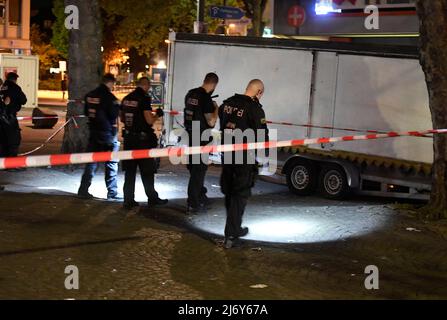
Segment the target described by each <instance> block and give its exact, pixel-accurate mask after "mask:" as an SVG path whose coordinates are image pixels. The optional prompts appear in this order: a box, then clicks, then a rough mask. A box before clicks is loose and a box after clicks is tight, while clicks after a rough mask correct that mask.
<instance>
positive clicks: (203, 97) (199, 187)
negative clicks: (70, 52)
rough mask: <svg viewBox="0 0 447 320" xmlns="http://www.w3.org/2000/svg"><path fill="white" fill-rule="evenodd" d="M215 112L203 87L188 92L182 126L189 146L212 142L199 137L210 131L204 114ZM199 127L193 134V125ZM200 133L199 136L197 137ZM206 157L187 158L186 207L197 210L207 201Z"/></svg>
mask: <svg viewBox="0 0 447 320" xmlns="http://www.w3.org/2000/svg"><path fill="white" fill-rule="evenodd" d="M215 110H216V106H215V104H214V102H213V100H212V98H211V94H210V93H208V92H206V90H205V89H204V88H203V87H200V88H196V89H193V90H191V91H189V92H188V94H187V95H186V97H185V112H184V124H185V129H186V131H187V132H188V134H189V146H190V147H198V146H206V145H207V144H209V143H210V142H211V141H212V138H210V139H209V140H207V141H202V140H201V136H202V134H203V132H204V131H205V130H209V129H212V127H210V126H209V125H208V121H207V120H206V117H205V115H206V114H212V113H214V112H215ZM194 123H195V125H196V126H197V125H199V127H200V130H199V131H196V132H193V125H194ZM199 133H200V136H199ZM196 140H197V141H196ZM204 158H205V159H207V157H206V155H205V156H202V155H195V156H191V157H189V164H188V166H187V167H188V170H189V172H190V180H189V184H188V207H190V208H194V209H196V208H199V207H200V206H201V205H203V204H205V203H206V202H207V201H208V198H207V192H208V190H207V189H206V187H205V186H204V184H205V176H206V172H207V171H208V162H207V161H204Z"/></svg>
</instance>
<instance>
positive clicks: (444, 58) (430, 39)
mask: <svg viewBox="0 0 447 320" xmlns="http://www.w3.org/2000/svg"><path fill="white" fill-rule="evenodd" d="M417 10H418V15H419V18H420V33H421V37H420V40H421V50H420V52H421V57H420V59H421V65H422V68H423V69H424V73H425V77H426V82H427V87H428V92H429V97H430V111H431V114H432V120H433V128H434V129H446V128H447V103H446V102H447V0H430V1H427V0H418V1H417ZM434 152H435V157H434V164H433V190H432V194H431V200H430V203H429V205H428V207H427V209H428V210H427V211H428V214H427V216H426V217H427V218H433V219H446V218H447V135H435V139H434Z"/></svg>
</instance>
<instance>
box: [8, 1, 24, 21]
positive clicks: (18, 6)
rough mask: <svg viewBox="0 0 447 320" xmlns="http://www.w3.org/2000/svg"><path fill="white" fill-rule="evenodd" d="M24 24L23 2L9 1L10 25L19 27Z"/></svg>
mask: <svg viewBox="0 0 447 320" xmlns="http://www.w3.org/2000/svg"><path fill="white" fill-rule="evenodd" d="M21 22H22V0H9V24H11V25H19V24H20V23H21Z"/></svg>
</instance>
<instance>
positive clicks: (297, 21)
mask: <svg viewBox="0 0 447 320" xmlns="http://www.w3.org/2000/svg"><path fill="white" fill-rule="evenodd" d="M287 22H288V23H289V25H290V26H292V27H295V28H299V27H301V26H302V25H303V24H304V22H306V10H304V8H303V7H301V6H292V7H290V9H289V12H288V14H287Z"/></svg>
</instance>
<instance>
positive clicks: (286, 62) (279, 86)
mask: <svg viewBox="0 0 447 320" xmlns="http://www.w3.org/2000/svg"><path fill="white" fill-rule="evenodd" d="M168 68H169V71H168V83H167V99H166V101H167V103H166V106H165V107H166V109H168V110H173V111H183V108H184V96H185V94H186V93H187V92H188V90H189V89H191V88H193V87H198V86H200V85H201V81H202V78H203V77H204V75H205V74H206V73H208V72H216V73H217V74H218V75H219V76H220V78H221V83H220V84H219V87H218V90H217V93H218V94H219V95H220V101H218V102H219V103H221V102H222V101H223V100H224V99H225V98H227V97H230V96H232V95H233V94H234V93H243V90H244V89H245V86H246V85H247V83H248V81H249V80H251V79H253V78H259V79H262V80H263V81H264V82H265V86H266V92H265V94H264V97H263V100H262V104H263V105H264V109H265V111H266V115H267V119H268V120H270V121H274V122H289V123H290V122H292V123H297V124H312V125H316V126H330V127H334V128H358V129H361V130H365V132H366V130H367V129H369V130H372V129H373V130H379V131H384V132H389V131H407V130H426V129H430V128H432V122H431V116H430V111H429V106H428V91H427V87H426V84H425V79H424V74H423V71H422V68H421V66H420V64H419V61H418V52H417V49H416V48H411V47H394V46H377V45H354V44H348V43H328V42H319V41H297V40H288V39H287V40H285V39H254V38H235V37H222V36H210V35H194V34H175V33H172V34H171V35H170V49H169V66H168ZM182 121H183V120H182V117H178V118H177V119H171V120H170V123H169V124H168V126H167V130H168V132H167V134H168V136H172V135H170V134H171V132H172V131H173V130H176V129H178V128H180V127H181V125H182ZM270 128H274V129H277V132H278V140H289V139H298V138H315V137H332V136H344V135H348V134H347V132H345V131H340V130H336V129H319V128H305V127H297V126H281V125H271V126H270ZM351 134H352V133H351ZM359 134H361V133H359ZM171 142H174V141H171ZM432 162H433V139H432V138H430V137H402V138H393V139H388V140H377V141H354V142H343V143H337V144H325V145H321V146H310V147H308V148H307V147H306V148H304V147H303V148H286V149H282V150H280V152H279V156H278V165H279V167H280V171H279V172H278V173H279V176H281V177H282V178H283V181H284V182H287V184H288V186H289V188H290V190H291V191H292V192H293V193H295V194H298V195H308V194H312V193H314V192H317V191H319V192H321V193H322V194H323V195H324V196H326V197H328V198H333V199H339V198H343V197H345V196H347V195H349V194H350V193H358V194H365V195H372V196H387V197H396V198H413V199H421V200H425V199H428V197H429V191H430V182H431V164H432Z"/></svg>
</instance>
